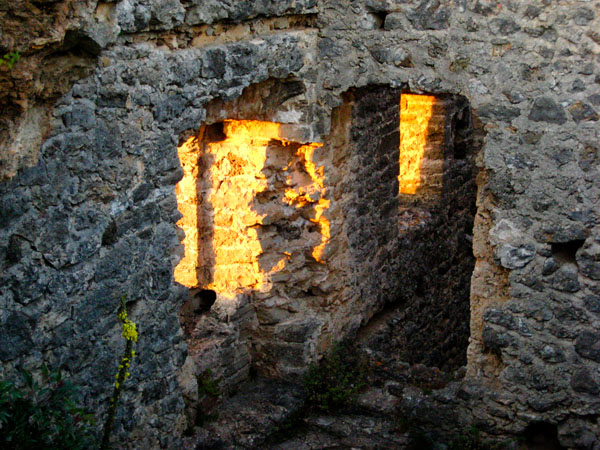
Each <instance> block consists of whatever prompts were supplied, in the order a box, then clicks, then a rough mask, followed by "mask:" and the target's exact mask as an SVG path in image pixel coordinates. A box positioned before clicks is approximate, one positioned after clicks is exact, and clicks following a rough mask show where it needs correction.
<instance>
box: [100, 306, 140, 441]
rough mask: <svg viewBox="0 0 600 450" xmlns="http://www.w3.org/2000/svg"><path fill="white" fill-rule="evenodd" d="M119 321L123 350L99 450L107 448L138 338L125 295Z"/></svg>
mask: <svg viewBox="0 0 600 450" xmlns="http://www.w3.org/2000/svg"><path fill="white" fill-rule="evenodd" d="M118 317H119V321H120V322H121V326H122V328H123V331H122V333H121V334H122V336H123V337H124V338H125V340H126V344H125V351H124V352H123V356H122V357H121V362H120V363H119V367H118V369H117V374H116V375H115V378H116V381H115V384H114V389H113V394H112V396H111V398H110V404H109V406H108V414H107V416H106V422H104V431H103V433H102V444H101V445H100V449H101V450H105V449H107V448H109V445H110V435H111V433H112V428H113V424H114V421H115V415H116V413H117V404H118V403H119V398H120V397H121V392H122V391H123V384H124V383H125V380H126V379H127V378H129V377H130V376H131V374H130V373H129V367H130V366H131V362H132V361H133V358H134V357H135V350H134V349H133V344H134V342H137V340H138V333H137V326H136V324H135V323H134V322H132V321H131V320H129V318H128V317H127V304H126V297H125V296H123V297H122V298H121V307H120V308H119V315H118Z"/></svg>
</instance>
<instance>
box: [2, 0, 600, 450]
mask: <svg viewBox="0 0 600 450" xmlns="http://www.w3.org/2000/svg"><path fill="white" fill-rule="evenodd" d="M214 3H215V4H214V5H213V3H210V4H209V3H207V2H203V3H201V4H200V3H199V4H198V5H196V4H193V3H192V2H177V1H176V2H154V1H145V2H142V1H139V2H132V1H121V2H117V3H108V4H107V6H106V5H105V6H103V8H105V9H106V11H108V12H110V14H101V15H100V16H99V17H102V18H105V17H110V18H111V19H110V20H107V21H106V22H102V21H101V20H100V19H98V20H95V19H94V20H90V21H89V23H88V25H85V24H82V25H81V27H82V30H83V31H89V33H84V34H85V36H87V37H86V38H85V39H91V42H94V43H97V45H98V49H99V50H98V51H99V55H98V58H97V60H95V61H96V62H95V63H94V72H93V73H92V74H91V75H90V76H87V77H85V78H83V79H81V80H80V81H78V82H76V83H75V84H74V85H73V87H72V88H70V90H68V92H67V93H66V94H65V95H63V96H62V97H61V98H60V100H58V102H57V103H56V104H55V107H54V109H53V110H52V117H51V119H50V123H51V126H52V131H51V133H50V135H49V136H48V137H47V138H46V137H44V138H43V139H39V140H40V141H43V143H42V144H41V146H39V156H38V157H37V159H36V158H29V157H27V158H26V159H27V162H26V163H23V164H21V163H15V164H13V163H12V162H11V163H10V164H12V165H11V166H10V167H11V169H10V170H9V171H8V172H7V173H9V174H8V176H10V177H11V178H10V179H9V180H8V181H3V182H2V183H1V184H0V217H1V219H2V220H1V222H0V269H1V271H0V306H1V310H0V323H1V326H2V329H3V333H2V334H1V335H0V360H2V366H1V367H2V369H1V371H2V374H3V375H5V374H10V373H13V368H14V367H15V366H16V365H17V364H18V363H19V362H24V363H25V364H26V365H29V366H36V365H38V364H39V363H40V362H41V361H42V360H45V361H47V362H49V363H50V364H52V365H55V366H57V365H61V364H62V365H64V366H65V367H66V369H67V371H68V372H69V373H70V374H72V375H73V376H74V377H75V381H76V382H78V381H79V382H80V383H81V384H82V385H84V386H85V389H84V392H83V394H84V399H85V401H86V403H87V404H88V405H90V406H95V407H97V411H98V412H99V414H101V413H102V412H103V411H104V408H105V405H106V398H107V395H108V393H109V389H108V386H109V385H110V383H111V380H112V377H113V369H114V364H113V363H115V361H116V355H118V354H120V351H121V347H120V345H121V344H120V342H119V330H118V325H117V318H116V309H117V307H118V300H119V298H120V297H121V295H122V294H127V295H128V298H129V299H130V301H131V307H132V316H133V318H134V320H135V321H136V322H137V323H139V326H140V331H141V333H140V342H139V347H138V354H139V358H136V364H137V365H136V368H137V369H136V370H134V371H132V378H131V382H130V383H129V382H128V385H127V389H126V392H125V394H124V396H123V402H122V405H123V408H122V410H121V413H120V416H119V417H118V423H119V425H118V430H119V433H120V434H121V436H124V435H125V434H127V433H133V434H130V436H131V438H132V439H133V440H132V442H133V443H136V441H135V439H137V438H140V439H141V437H142V436H143V437H144V439H146V440H148V441H149V442H153V443H154V444H155V445H158V443H160V445H163V446H167V445H169V442H170V439H173V436H176V435H177V434H178V433H179V432H180V430H181V421H182V417H183V408H184V402H183V398H182V394H181V387H180V385H179V382H178V379H177V377H178V373H179V371H180V367H181V366H182V365H183V363H184V361H185V357H186V344H185V342H184V335H183V331H182V329H181V326H180V322H179V317H178V315H179V311H180V308H181V306H182V305H183V303H184V301H185V298H186V296H187V289H184V288H183V287H182V286H180V285H177V284H175V282H174V280H173V272H174V268H175V266H176V264H177V263H178V261H179V259H180V258H181V249H180V243H179V242H180V239H179V237H178V231H177V227H176V222H177V221H178V220H179V219H180V213H179V212H178V210H177V202H176V198H175V184H176V183H177V182H178V181H179V180H180V179H181V177H182V169H181V164H180V161H179V159H178V156H177V147H178V145H179V144H180V142H179V139H180V137H182V136H184V135H185V136H186V137H187V136H188V135H189V134H187V135H186V133H188V132H189V130H197V129H198V128H200V126H201V124H202V123H203V121H204V120H205V118H206V110H205V106H206V105H207V104H209V102H211V101H213V100H215V99H216V98H221V100H223V101H231V100H234V99H235V98H237V97H240V96H241V95H242V91H243V89H244V88H245V87H246V86H249V85H252V84H255V83H259V82H262V81H265V80H267V79H269V78H275V79H283V78H287V77H290V76H293V77H295V79H297V80H300V81H301V82H302V83H303V85H304V86H305V88H306V91H305V93H304V94H302V101H300V102H298V103H297V104H295V103H294V100H293V99H292V100H287V101H284V102H282V104H283V106H282V109H283V110H285V111H286V114H283V115H280V116H279V117H274V116H273V117H270V118H262V120H265V119H267V120H271V121H274V122H287V123H294V124H296V125H297V126H302V127H305V128H306V129H307V130H308V131H307V132H308V134H309V136H308V139H307V141H306V142H325V141H326V140H327V139H328V136H330V133H331V130H332V128H334V127H332V126H331V123H332V111H334V110H335V109H336V108H338V109H337V111H338V112H336V113H335V114H334V115H333V122H334V124H335V121H336V120H338V119H339V115H340V114H341V115H342V116H344V117H351V116H352V114H350V113H346V115H344V114H342V113H341V112H340V109H343V108H344V106H343V102H344V100H343V96H342V94H343V93H345V92H348V91H351V90H354V89H356V88H362V87H365V86H368V85H372V86H374V85H387V86H389V87H390V88H393V89H403V90H406V91H412V92H417V93H421V92H425V93H429V94H434V95H442V94H453V95H462V96H464V97H465V98H466V99H467V100H468V102H469V103H470V105H471V107H472V108H473V114H474V117H476V118H477V119H478V120H479V121H480V123H481V127H482V129H483V130H484V132H485V139H484V141H483V146H482V149H481V151H480V152H479V154H478V159H477V164H478V169H479V175H478V199H477V214H476V217H475V225H474V230H473V250H474V254H475V257H476V265H475V269H474V272H473V278H472V284H471V310H470V314H471V320H470V331H471V337H470V344H469V351H468V364H467V376H466V378H465V381H464V385H463V386H464V396H466V397H468V396H469V395H471V396H472V399H473V405H474V414H475V416H476V417H477V418H478V419H479V421H480V422H481V424H483V425H484V428H485V430H486V431H489V432H497V433H503V432H518V431H520V430H522V429H523V428H524V427H525V426H526V424H527V423H531V422H534V421H547V422H551V423H555V424H557V425H558V431H559V437H560V439H561V440H562V442H563V443H564V444H565V445H570V446H580V447H582V448H589V447H591V446H593V445H594V443H595V444H596V445H597V439H598V438H597V436H598V435H599V434H600V433H599V430H598V422H597V421H598V415H599V414H600V405H599V404H598V401H597V394H598V389H599V387H598V386H599V383H600V356H599V353H598V340H599V339H600V336H599V335H598V327H599V319H598V311H599V307H598V303H599V300H598V296H599V295H600V292H599V290H600V288H599V287H598V279H600V276H599V275H598V264H599V263H598V247H599V245H600V232H599V229H598V223H599V218H598V212H597V210H598V208H597V203H598V198H599V195H600V190H599V187H598V179H599V173H598V170H599V169H598V167H599V166H598V164H597V162H598V161H597V160H598V151H599V148H598V141H599V138H600V136H599V135H598V119H599V115H598V108H599V99H598V90H599V87H598V86H599V80H600V72H599V69H598V53H599V51H600V47H599V46H600V38H599V36H598V33H597V31H596V30H597V29H598V28H600V23H599V20H600V19H599V18H598V9H599V6H600V5H599V3H598V2H597V1H587V2H586V1H579V2H574V1H566V0H565V1H559V2H552V3H551V4H547V5H542V4H540V3H539V2H533V1H527V2H512V1H503V2H491V1H486V0H478V1H475V2H466V1H462V0H457V1H431V0H422V1H410V2H404V1H402V2H400V1H395V0H386V1H371V0H365V1H356V2H349V1H345V0H322V1H320V2H314V1H305V2H293V1H291V0H290V1H285V2H256V3H253V4H251V3H252V2H225V3H223V2H214ZM217 3H218V5H217ZM201 5H202V6H201ZM103 11H104V10H103ZM269 17H270V18H272V19H276V18H279V19H281V20H279V19H278V20H277V21H276V20H273V21H268V20H266V19H267V18H269ZM292 17H294V18H293V20H292ZM299 17H302V18H303V19H302V20H300V19H299ZM307 18H310V20H308V19H307ZM103 20H104V19H103ZM223 20H225V21H228V23H226V24H225V25H226V26H225V25H223V26H217V24H218V22H219V21H223ZM99 23H104V24H105V26H104V25H103V27H104V28H102V27H98V26H94V27H93V26H92V24H96V25H97V24H99ZM253 24H256V26H254V25H253ZM259 24H260V26H259ZM209 26H210V27H209ZM194 27H200V28H194ZM92 29H93V30H94V33H92V32H91V31H90V30H92ZM100 29H101V30H100ZM99 30H100V31H99ZM102 30H104V31H102ZM114 31H117V33H115V32H114ZM119 32H120V34H118V33H119ZM194 33H201V37H202V38H201V39H198V40H196V42H195V44H194V37H195V35H194ZM211 36H214V40H211V39H213V38H211ZM86 42H88V44H89V42H90V41H89V40H88V41H86ZM211 42H212V43H211ZM3 76H5V75H4V74H3ZM8 76H9V77H10V75H8ZM76 78H78V77H75V79H76ZM69 84H70V82H69ZM61 94H62V92H61ZM336 114H337V115H338V116H336ZM225 118H226V117H225ZM246 118H248V117H246ZM256 119H258V118H256ZM30 123H32V124H35V127H38V125H37V123H38V122H37V121H30ZM10 126H12V125H10ZM342 128H343V127H342ZM387 131H388V130H386V132H387ZM5 135H6V136H11V137H9V138H6V139H13V137H12V136H14V134H10V133H9V134H5ZM38 135H41V134H40V133H38V134H35V133H34V137H35V136H38ZM3 136H4V135H3ZM3 139H5V138H4V137H3ZM36 139H38V138H37V137H36V138H35V139H32V141H31V142H35V141H36ZM332 139H333V138H332ZM340 139H341V140H342V141H343V139H342V138H335V139H334V141H335V142H337V143H338V144H339V142H340ZM14 142H15V145H17V143H16V140H15V141H14ZM3 145H5V142H3ZM336 148H340V147H339V146H338V147H336ZM11 151H12V150H11ZM17 153H18V152H16V153H15V154H17ZM27 166H30V167H29V168H27ZM17 169H20V170H18V171H17ZM396 176H397V175H396ZM366 198H369V197H368V195H367V196H366ZM394 201H396V200H394V199H393V198H389V199H382V202H383V203H386V202H389V203H391V204H393V202H394ZM373 205H374V206H376V207H377V208H379V207H380V206H381V205H380V202H377V203H373ZM372 215H373V216H374V217H380V211H379V210H378V211H373V212H372ZM365 217H367V215H365ZM357 225H360V226H362V225H363V224H362V223H361V224H357ZM367 226H368V224H367ZM384 229H385V228H384ZM358 232H359V231H358V230H356V229H348V230H346V233H347V235H348V236H351V235H352V234H353V233H358ZM355 270H358V271H360V270H366V269H365V268H362V267H359V268H356V269H355ZM365 276H367V278H369V277H371V276H373V277H375V276H379V274H368V273H365ZM370 279H371V278H369V280H370ZM368 282H371V281H368ZM379 301H381V302H382V303H383V302H384V301H385V299H383V298H382V299H381V300H379V299H378V300H377V302H379ZM373 309H377V307H373ZM341 310H342V309H339V310H338V311H341ZM352 311H353V312H357V311H358V310H352ZM361 311H362V312H358V313H357V314H358V315H356V316H352V315H350V316H349V317H348V318H347V319H348V324H350V325H351V324H358V323H360V322H362V321H363V320H366V317H367V316H368V315H370V314H371V313H372V312H373V311H371V308H370V307H367V308H365V309H363V310H361ZM366 311H368V312H366ZM363 313H364V316H363V315H362V314H363ZM340 317H341V316H340ZM350 325H349V326H348V327H346V328H344V327H340V328H339V329H340V330H344V329H347V330H350V329H353V328H355V326H350ZM340 337H342V336H340ZM480 384H483V385H484V386H485V389H483V390H476V389H474V388H473V389H471V387H473V386H477V385H480ZM136 445H137V444H136Z"/></svg>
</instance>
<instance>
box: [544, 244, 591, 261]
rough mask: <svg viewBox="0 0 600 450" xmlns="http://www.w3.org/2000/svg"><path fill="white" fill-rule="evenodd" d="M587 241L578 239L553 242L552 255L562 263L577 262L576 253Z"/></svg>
mask: <svg viewBox="0 0 600 450" xmlns="http://www.w3.org/2000/svg"><path fill="white" fill-rule="evenodd" d="M584 242H585V241H584V240H583V239H577V240H574V241H568V242H552V243H551V245H552V256H553V257H554V259H555V260H556V261H558V262H561V263H575V254H576V253H577V250H579V249H580V248H581V247H582V245H583V243H584Z"/></svg>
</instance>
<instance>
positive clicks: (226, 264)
mask: <svg viewBox="0 0 600 450" xmlns="http://www.w3.org/2000/svg"><path fill="white" fill-rule="evenodd" d="M222 133H223V136H221V138H220V139H214V137H213V138H212V139H211V138H210V137H207V136H206V135H203V133H199V135H198V136H193V137H192V138H190V139H189V140H188V141H186V142H185V143H183V144H182V145H181V146H180V147H179V149H178V151H179V158H180V161H181V164H182V167H183V170H184V177H183V178H182V180H181V181H180V182H179V183H178V184H177V186H176V195H177V202H178V208H179V210H180V212H181V213H182V215H183V217H182V219H181V220H180V221H179V222H178V225H179V226H180V227H181V228H182V229H183V230H184V232H185V238H184V240H183V245H184V248H185V255H184V257H183V258H182V259H181V261H180V262H179V264H178V265H177V267H176V268H175V280H176V281H177V282H179V283H181V284H183V285H185V286H188V287H202V288H203V289H212V290H214V291H216V292H218V293H219V294H221V295H225V296H229V297H231V296H232V295H235V293H238V292H241V291H245V290H254V291H261V292H264V291H267V290H269V289H270V286H271V281H270V278H271V276H272V275H273V274H274V273H276V272H278V271H281V270H283V269H284V268H285V266H286V264H287V262H288V260H289V259H290V257H291V254H290V252H288V249H287V248H280V249H277V250H276V251H275V253H273V251H272V250H270V253H269V256H268V264H266V263H264V260H263V264H262V265H261V261H260V260H259V257H260V256H261V255H263V256H264V251H265V250H264V249H263V246H264V245H263V244H264V242H263V241H261V239H264V236H261V233H262V232H263V228H262V226H263V225H267V224H268V223H269V222H270V221H271V220H274V218H278V217H280V216H283V215H284V213H283V210H284V208H288V210H289V207H292V208H295V209H300V208H304V210H305V214H306V212H307V211H308V213H309V217H308V220H309V221H311V222H314V223H316V224H318V227H316V228H317V229H319V232H320V238H319V242H318V243H315V244H314V245H313V249H312V252H313V257H314V258H315V259H316V260H317V261H318V260H319V258H320V256H321V253H322V251H323V248H324V247H325V245H326V243H327V240H328V239H329V221H328V220H327V219H326V217H325V212H326V211H327V209H328V207H329V201H328V200H325V199H323V198H322V196H323V191H324V186H323V177H324V175H323V167H322V166H318V165H317V164H315V163H314V162H313V157H314V151H315V149H317V148H319V147H321V146H322V144H318V143H309V144H303V145H300V144H294V143H291V142H288V141H286V140H285V139H283V138H282V137H281V133H280V124H278V123H273V122H262V121H254V120H228V121H225V122H224V123H223V130H222ZM273 143H276V144H273ZM261 194H268V197H269V199H270V200H269V202H267V204H262V203H261V202H263V201H264V200H262V199H261Z"/></svg>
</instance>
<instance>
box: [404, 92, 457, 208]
mask: <svg viewBox="0 0 600 450" xmlns="http://www.w3.org/2000/svg"><path fill="white" fill-rule="evenodd" d="M445 122H446V109H445V108H444V107H443V100H441V99H440V98H438V97H435V96H433V95H419V94H409V93H403V94H402V96H401V99H400V174H399V176H398V182H399V189H400V193H401V194H411V195H419V196H430V197H439V196H440V194H441V191H442V184H443V181H444V180H443V171H444V168H443V165H444V146H445V144H446V142H445Z"/></svg>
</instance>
